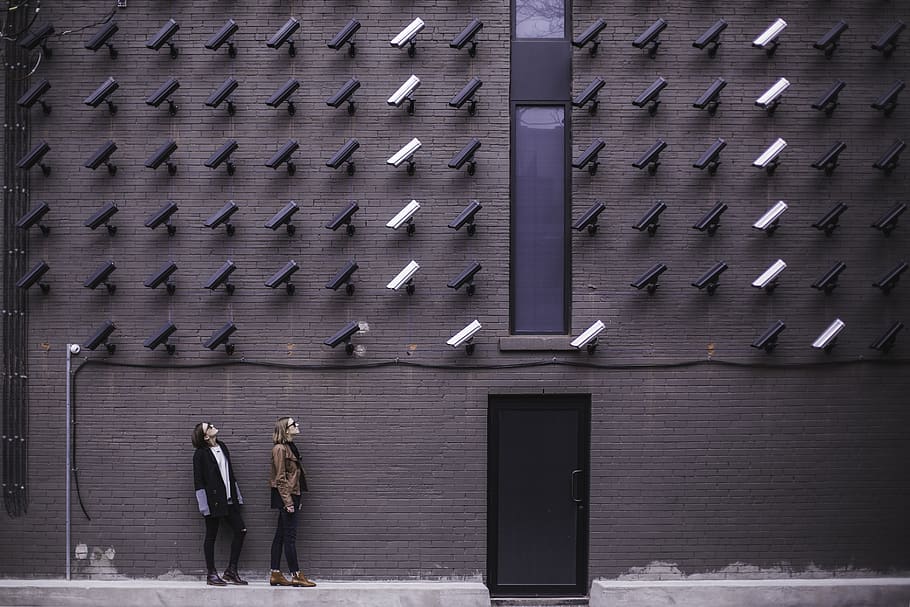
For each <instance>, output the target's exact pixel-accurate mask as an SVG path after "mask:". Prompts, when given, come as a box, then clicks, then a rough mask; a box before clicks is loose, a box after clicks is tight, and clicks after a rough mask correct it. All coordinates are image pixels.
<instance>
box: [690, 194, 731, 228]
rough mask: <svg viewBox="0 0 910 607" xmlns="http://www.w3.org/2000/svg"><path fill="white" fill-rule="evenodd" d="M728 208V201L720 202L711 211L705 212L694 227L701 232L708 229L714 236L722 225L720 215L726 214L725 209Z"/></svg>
mask: <svg viewBox="0 0 910 607" xmlns="http://www.w3.org/2000/svg"><path fill="white" fill-rule="evenodd" d="M727 208H728V207H727V204H726V203H724V202H718V203H717V204H715V205H714V207H712V209H711V210H710V211H708V212H707V213H705V214H704V216H702V218H701V219H699V220H698V222H697V223H696V224H695V225H693V226H692V228H693V229H695V230H698V231H699V232H705V231H707V232H708V236H714V234H715V232H717V228H719V227H720V216H721V215H723V214H724V211H726V210H727Z"/></svg>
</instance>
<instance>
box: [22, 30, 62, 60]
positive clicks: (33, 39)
mask: <svg viewBox="0 0 910 607" xmlns="http://www.w3.org/2000/svg"><path fill="white" fill-rule="evenodd" d="M53 33H54V26H53V25H51V24H50V23H45V24H44V25H42V26H41V27H39V28H37V29H34V30H31V31H30V32H28V33H27V34H25V35H24V36H22V37H21V39H20V40H19V46H21V47H22V48H24V49H25V50H27V51H33V50H35V48H36V47H38V46H40V47H41V52H42V53H44V56H45V57H50V56H51V55H52V54H53V53H52V52H51V49H49V48H48V46H47V39H48V38H49V37H50V36H51V34H53Z"/></svg>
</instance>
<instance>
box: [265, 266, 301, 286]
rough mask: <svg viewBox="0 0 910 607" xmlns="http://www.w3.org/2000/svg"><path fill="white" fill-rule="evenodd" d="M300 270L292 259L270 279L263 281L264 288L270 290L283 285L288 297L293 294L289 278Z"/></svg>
mask: <svg viewBox="0 0 910 607" xmlns="http://www.w3.org/2000/svg"><path fill="white" fill-rule="evenodd" d="M299 269H300V266H298V265H297V262H296V261H294V260H293V259H292V260H290V261H289V262H287V263H286V264H284V265H283V266H282V267H281V269H280V270H278V271H277V272H275V273H274V274H272V276H271V278H269V279H268V280H267V281H265V286H267V287H268V288H270V289H277V288H278V287H280V286H281V285H282V283H284V286H285V290H286V291H287V294H288V295H293V294H294V285H293V283H291V276H293V275H294V273H295V272H296V271H297V270H299Z"/></svg>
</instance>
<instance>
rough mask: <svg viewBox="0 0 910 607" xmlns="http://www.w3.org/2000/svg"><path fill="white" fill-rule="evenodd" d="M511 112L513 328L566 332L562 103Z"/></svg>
mask: <svg viewBox="0 0 910 607" xmlns="http://www.w3.org/2000/svg"><path fill="white" fill-rule="evenodd" d="M513 116H514V120H515V135H514V136H515V139H514V142H513V146H514V147H513V154H514V166H513V167H512V171H513V173H512V175H513V176H512V187H513V203H512V294H511V295H512V306H511V307H512V333H513V334H565V333H566V332H567V330H568V322H567V316H568V276H567V263H566V261H567V254H568V252H567V248H566V247H567V234H568V231H569V230H568V218H567V213H566V207H567V205H566V128H565V106H562V105H518V106H516V107H515V111H514V114H513Z"/></svg>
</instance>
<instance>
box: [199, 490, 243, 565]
mask: <svg viewBox="0 0 910 607" xmlns="http://www.w3.org/2000/svg"><path fill="white" fill-rule="evenodd" d="M221 521H225V522H227V524H228V525H230V527H231V531H233V532H234V539H233V540H232V541H231V560H230V564H229V567H230V568H231V569H237V561H238V560H239V559H240V550H241V549H242V548H243V537H244V536H245V535H246V525H245V524H244V523H243V518H242V517H241V516H240V506H238V505H237V504H228V513H227V516H217V517H216V516H207V517H205V541H204V542H203V543H202V551H203V552H204V553H205V566H206V567H208V570H209V573H214V572H215V571H216V570H215V538H216V537H218V527H219V526H220V525H221Z"/></svg>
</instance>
